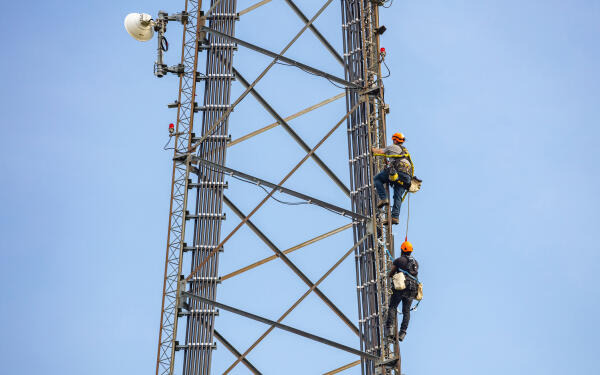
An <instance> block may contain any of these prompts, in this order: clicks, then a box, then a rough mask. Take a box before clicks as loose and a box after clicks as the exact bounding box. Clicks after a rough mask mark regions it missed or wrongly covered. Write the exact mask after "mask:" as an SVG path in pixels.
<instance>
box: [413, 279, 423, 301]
mask: <svg viewBox="0 0 600 375" xmlns="http://www.w3.org/2000/svg"><path fill="white" fill-rule="evenodd" d="M415 299H416V300H417V301H420V300H422V299H423V283H419V285H418V286H417V296H416V297H415Z"/></svg>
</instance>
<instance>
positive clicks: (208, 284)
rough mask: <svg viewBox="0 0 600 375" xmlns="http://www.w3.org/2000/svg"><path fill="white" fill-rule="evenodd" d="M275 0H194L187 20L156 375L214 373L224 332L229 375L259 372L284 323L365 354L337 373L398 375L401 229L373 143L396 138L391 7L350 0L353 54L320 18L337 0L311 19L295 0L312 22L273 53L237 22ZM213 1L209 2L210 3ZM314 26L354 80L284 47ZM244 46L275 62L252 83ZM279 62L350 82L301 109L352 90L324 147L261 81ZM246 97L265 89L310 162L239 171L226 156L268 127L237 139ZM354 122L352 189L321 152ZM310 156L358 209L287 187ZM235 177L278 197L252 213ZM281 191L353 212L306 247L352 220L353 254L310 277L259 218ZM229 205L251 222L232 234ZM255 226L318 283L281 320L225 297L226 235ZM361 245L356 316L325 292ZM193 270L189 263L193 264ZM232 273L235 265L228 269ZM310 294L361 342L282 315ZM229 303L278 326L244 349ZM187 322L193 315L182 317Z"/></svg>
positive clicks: (347, 27) (348, 33)
mask: <svg viewBox="0 0 600 375" xmlns="http://www.w3.org/2000/svg"><path fill="white" fill-rule="evenodd" d="M270 1H271V0H263V1H260V2H258V3H256V4H255V5H253V6H251V7H249V8H246V9H244V10H242V11H238V10H237V1H236V0H211V2H210V4H204V6H203V4H202V1H198V0H186V3H185V11H186V12H187V19H186V21H185V22H184V25H183V41H182V57H181V65H182V67H183V71H182V72H179V95H178V99H177V102H175V103H174V104H173V105H171V107H176V108H177V124H176V127H175V134H174V141H175V146H174V155H173V179H172V188H171V204H170V213H169V231H168V240H167V252H166V261H165V275H164V288H163V301H162V310H161V324H160V333H159V343H158V355H157V365H156V374H157V375H159V374H180V373H182V374H185V375H196V374H210V373H211V360H212V353H213V351H214V350H215V349H216V345H215V344H214V343H213V340H214V339H216V340H218V341H220V342H221V344H222V345H223V346H224V347H225V348H227V349H228V350H229V351H231V352H232V353H233V354H234V356H235V357H237V360H236V361H235V362H234V363H233V364H232V366H230V367H229V368H228V369H227V370H226V372H225V373H228V372H229V371H231V369H232V368H233V367H235V366H236V365H237V364H238V363H242V364H244V365H245V366H246V367H247V368H248V369H249V370H250V371H251V372H252V373H254V374H260V372H259V370H258V369H257V368H256V367H255V366H254V365H253V364H252V363H250V361H249V360H248V359H247V358H246V356H247V354H248V353H249V352H250V351H251V350H252V349H253V348H254V347H255V346H256V345H257V344H258V343H259V342H260V341H261V340H262V339H263V338H264V337H265V336H266V335H268V334H269V333H270V332H271V331H272V330H273V329H275V328H277V329H281V330H285V331H288V332H291V333H295V334H297V335H300V336H303V337H305V338H308V339H312V340H315V341H318V342H321V343H323V344H326V345H329V346H332V347H334V348H337V349H340V350H344V351H346V352H349V353H352V354H354V355H357V356H359V357H360V360H359V361H356V362H353V363H350V364H348V365H346V366H342V367H340V368H338V369H336V370H333V371H330V372H328V374H334V373H338V372H341V371H343V370H345V369H347V368H350V367H352V366H355V365H358V364H359V363H360V366H361V369H362V370H361V372H362V373H363V374H396V375H399V374H400V350H399V345H398V341H397V339H396V340H386V339H385V338H384V334H383V321H384V314H385V312H386V308H387V304H388V302H389V294H388V290H389V285H388V279H387V277H386V273H387V271H388V269H389V266H390V262H389V257H388V258H386V252H389V253H390V254H391V256H393V255H394V247H393V236H392V234H391V230H388V229H387V228H389V227H391V225H388V226H384V225H383V222H382V221H383V220H384V219H383V217H384V215H382V214H381V213H380V212H377V210H376V208H375V202H376V199H375V197H376V195H375V190H374V186H373V176H374V175H375V174H376V173H377V171H379V170H381V168H382V167H383V165H382V161H381V160H376V159H375V158H374V157H373V156H372V155H371V152H370V150H371V148H372V147H383V146H384V145H385V140H386V137H385V135H386V134H385V130H386V126H385V115H386V110H385V108H386V107H385V103H384V97H383V94H384V89H383V82H382V77H381V68H380V63H381V56H380V53H379V33H378V28H379V22H378V12H379V7H380V5H381V4H380V2H379V1H374V0H340V5H341V15H342V17H341V19H342V38H343V48H344V50H343V57H342V55H340V53H338V52H337V51H336V50H335V49H334V48H333V47H332V46H331V44H330V43H329V42H328V41H327V39H326V38H325V37H323V35H322V34H321V33H320V32H319V31H318V30H317V28H316V27H315V25H314V21H315V20H316V19H317V18H318V17H319V16H320V15H321V14H322V12H323V11H324V10H325V9H326V8H327V7H328V6H329V5H330V4H331V3H332V2H333V0H326V1H324V4H323V5H322V7H320V9H319V10H318V11H317V12H316V13H315V14H314V15H313V16H311V17H309V16H307V15H305V14H304V13H303V12H302V11H301V10H300V9H299V8H298V7H297V6H296V4H295V3H294V2H293V1H292V0H285V2H286V3H287V5H289V7H291V9H292V10H293V11H294V13H295V14H296V15H297V16H298V17H299V18H300V19H301V20H302V22H303V24H304V26H303V27H302V28H301V30H299V32H298V33H297V34H296V35H295V37H294V38H293V39H292V40H291V41H290V42H289V43H288V44H287V45H286V46H285V47H284V48H283V49H282V50H281V51H279V52H273V51H270V50H268V49H266V48H263V47H260V46H258V45H257V44H256V43H254V42H250V41H247V40H244V38H240V37H238V36H236V35H235V25H236V22H237V21H238V19H239V17H240V16H241V15H243V14H246V13H248V12H250V11H253V10H254V9H256V8H258V7H260V6H262V5H265V4H267V3H269V2H270ZM203 9H205V11H202V10H203ZM307 30H310V32H312V33H313V34H314V35H315V36H316V37H317V38H318V39H319V41H320V42H321V43H322V44H323V45H324V47H325V48H326V49H327V50H328V51H329V52H330V53H331V54H332V55H333V56H334V58H335V59H336V60H337V61H338V62H339V63H340V65H342V67H343V71H344V74H345V75H344V78H340V77H339V75H341V71H340V74H339V75H335V74H330V73H326V72H324V71H321V70H319V69H316V68H314V67H312V66H310V65H308V64H303V63H301V62H299V61H296V60H293V59H290V58H288V57H286V56H285V53H286V52H287V50H288V49H289V48H290V47H291V46H292V45H293V44H294V43H295V42H296V41H297V40H298V38H299V37H300V36H301V35H302V34H303V33H304V32H305V31H307ZM242 47H243V48H249V49H251V50H253V51H256V52H258V53H261V54H263V55H265V56H268V57H269V58H270V59H272V60H271V63H270V64H269V65H268V66H267V67H266V68H265V69H264V70H263V71H262V72H261V74H259V75H258V77H257V78H255V79H254V80H253V81H249V80H247V79H246V78H245V77H244V76H243V75H242V73H241V72H240V71H238V70H237V69H236V68H235V67H234V55H235V51H236V50H237V48H242ZM202 62H205V63H204V71H202V72H201V71H200V68H199V67H201V66H202V64H201V63H202ZM276 63H285V64H287V65H291V66H294V67H297V68H299V69H301V70H303V71H305V72H308V73H311V74H313V75H316V76H320V77H322V78H324V79H327V80H329V81H330V82H332V83H335V84H337V85H341V86H343V88H344V93H343V94H340V95H337V96H336V97H333V98H330V99H328V100H326V101H324V102H321V103H318V105H315V106H312V107H309V108H306V109H305V110H303V111H301V112H299V113H297V114H295V115H294V116H296V117H297V116H301V115H303V114H305V113H307V112H309V111H311V110H312V109H314V108H317V107H319V106H322V105H325V104H327V103H329V102H331V101H333V100H336V99H338V98H340V97H342V95H344V96H345V98H346V113H344V114H341V116H340V119H339V121H338V122H337V123H336V124H335V125H334V126H333V128H332V129H331V130H330V131H328V132H327V134H326V135H325V136H324V137H323V138H322V139H321V140H320V141H319V142H318V143H317V144H316V145H315V146H313V147H311V146H309V145H308V144H307V143H306V142H305V141H304V140H303V139H302V138H301V137H300V136H299V135H298V134H297V133H296V132H295V131H294V130H293V129H292V128H291V127H290V126H289V125H288V123H287V121H289V118H283V117H282V116H281V115H280V114H279V113H278V112H277V111H276V110H275V109H274V108H273V107H272V106H271V105H270V104H269V102H268V101H267V100H266V99H264V97H262V96H261V94H260V93H259V92H258V91H257V90H256V88H255V86H256V84H257V83H258V82H259V81H260V80H261V79H262V78H263V77H264V76H265V75H266V74H267V73H268V72H269V70H270V69H271V68H272V67H273V66H274V65H275V64H276ZM233 81H237V83H239V84H241V86H242V87H243V88H244V91H243V93H242V95H240V96H239V97H238V98H237V99H236V100H234V101H232V98H231V92H232V82H233ZM247 96H252V97H254V99H255V100H256V101H257V102H258V103H259V104H260V105H261V106H262V107H263V108H264V109H265V110H266V111H267V112H268V113H269V114H270V115H271V116H272V117H273V119H274V120H275V121H276V125H277V126H281V127H282V128H283V129H284V130H285V131H286V132H287V133H288V134H289V135H290V136H291V138H292V139H293V140H294V141H295V142H296V143H297V144H298V145H299V146H300V147H301V148H302V150H303V151H304V153H305V156H304V157H303V158H302V160H300V162H299V163H298V164H297V165H296V166H295V167H294V168H292V170H290V171H289V172H288V173H287V174H286V175H285V177H284V178H283V179H282V180H281V181H279V182H271V181H266V180H264V179H260V178H258V177H255V176H254V175H253V174H252V173H251V171H239V170H235V169H232V168H230V167H228V166H227V165H226V164H227V163H226V155H227V149H228V147H230V146H231V145H232V144H235V143H236V142H242V141H244V140H245V139H247V138H250V137H252V136H254V135H256V134H257V133H259V132H262V131H265V130H268V129H266V128H264V129H261V130H260V131H257V132H253V133H250V134H248V135H247V136H245V137H242V138H241V139H238V140H234V141H232V140H231V138H230V137H229V136H228V127H229V116H230V114H231V112H232V111H233V110H234V108H235V107H236V106H237V105H238V104H239V103H240V102H241V101H242V100H244V98H245V97H247ZM291 117H293V116H291ZM195 120H196V123H195ZM198 121H199V123H198ZM343 124H346V130H347V134H348V159H349V170H350V187H347V186H346V185H345V184H344V183H343V182H342V181H341V180H340V179H339V178H338V177H337V176H336V175H335V173H333V172H332V170H331V169H330V168H329V167H328V166H327V164H326V163H325V162H324V161H323V160H321V159H320V157H319V156H318V155H317V153H316V151H317V149H318V148H319V147H320V146H321V145H322V144H323V143H325V142H326V141H327V139H328V138H329V137H330V136H331V135H332V134H333V133H334V131H335V130H336V129H338V128H339V127H341V125H343ZM194 125H196V126H194ZM273 126H275V125H273ZM267 128H268V127H267ZM308 159H311V160H313V161H314V162H315V163H316V164H317V165H318V166H319V167H320V168H321V169H322V170H323V171H324V172H325V173H326V174H327V175H328V176H329V177H330V178H331V179H332V180H333V182H334V183H335V184H336V185H337V186H338V187H339V188H340V189H341V190H342V192H343V193H345V194H346V195H347V196H348V197H349V198H350V207H351V208H350V209H346V208H342V207H339V206H337V205H334V204H331V203H328V202H325V201H323V200H319V199H317V198H315V197H312V196H310V195H308V194H304V193H301V192H299V191H296V190H293V189H290V188H287V187H285V186H284V184H285V183H286V181H287V180H288V179H289V178H290V177H291V176H292V175H293V174H294V173H295V172H296V171H297V170H298V168H299V167H300V166H301V165H302V164H303V163H305V162H306V161H307V160H308ZM227 176H231V177H235V178H238V179H241V180H244V181H247V182H251V183H254V184H257V185H260V186H263V187H266V188H267V192H268V194H267V195H266V197H264V199H263V200H262V201H261V202H260V203H259V204H258V205H257V206H256V207H255V208H254V209H253V210H251V211H250V212H248V213H245V212H243V211H242V210H241V209H240V208H239V207H238V206H236V205H235V203H234V202H233V201H232V200H231V199H230V198H229V197H227V196H226V195H225V194H224V190H225V189H226V188H227V186H228V182H227V181H226V177H227ZM276 192H277V193H281V194H287V195H290V196H293V197H295V198H298V199H300V200H303V201H306V202H309V203H310V204H313V205H317V206H320V207H323V208H326V209H327V210H329V211H332V212H335V213H338V214H340V215H342V216H345V217H347V218H349V219H351V223H349V224H347V225H345V226H343V227H340V228H337V229H336V230H333V231H330V232H328V233H325V234H322V235H320V236H317V237H314V238H312V239H311V240H309V241H306V243H305V244H302V245H299V246H297V247H302V246H305V245H306V244H308V243H313V242H316V241H318V240H320V239H323V238H326V237H328V236H330V235H332V234H335V233H338V232H340V231H342V230H345V229H348V228H350V227H351V228H352V229H353V238H354V244H353V245H352V244H348V251H347V252H346V253H345V254H344V256H343V257H342V258H341V259H340V260H339V261H338V262H337V263H336V264H335V265H334V266H333V267H332V268H331V269H330V270H329V271H328V272H326V273H325V274H324V275H323V276H322V277H321V278H320V279H319V280H317V281H316V282H313V281H311V280H310V278H309V277H308V276H307V275H306V274H305V273H304V272H303V271H302V270H301V269H300V268H299V267H297V266H296V265H295V264H294V263H293V262H292V261H291V260H290V259H289V258H288V257H287V255H286V253H287V252H288V251H291V250H292V249H288V250H285V251H282V250H281V249H279V248H278V247H277V246H276V245H275V244H274V243H273V242H272V241H271V240H270V239H269V238H268V237H267V236H266V235H265V233H264V232H263V231H262V230H261V229H260V228H258V227H257V225H256V224H255V223H253V221H252V220H251V217H252V216H253V215H254V214H255V213H256V212H257V211H258V210H259V209H260V208H261V207H262V206H263V205H264V203H265V202H267V201H268V200H269V199H270V198H271V197H272V196H273V195H274V194H275V193H276ZM224 205H225V206H227V207H228V208H229V209H230V210H231V211H232V212H233V213H234V214H235V215H236V216H238V217H239V218H240V220H241V222H240V223H239V224H238V225H237V226H236V227H235V228H234V229H233V230H232V231H231V232H230V233H228V234H227V235H225V236H221V228H222V223H223V220H225V214H224V212H223V209H224ZM388 217H389V215H388ZM244 226H245V227H247V228H249V229H250V230H251V231H252V232H254V234H255V235H256V236H258V238H259V239H260V240H261V241H262V242H264V243H265V244H266V245H267V247H268V248H269V249H270V250H272V251H273V253H274V254H275V255H274V256H273V258H279V259H280V260H282V261H283V262H284V263H285V264H286V265H287V266H288V268H290V269H291V270H292V271H293V272H294V273H295V274H296V275H297V276H298V277H299V278H300V280H302V281H303V282H304V283H305V284H306V286H307V287H308V290H307V292H306V293H305V294H304V295H303V296H302V297H301V298H300V299H299V300H298V301H297V302H296V303H295V304H294V305H292V307H290V309H288V311H286V313H285V314H283V316H282V317H281V318H279V319H278V320H277V321H274V320H271V319H268V318H265V317H262V316H258V315H255V314H252V313H250V312H247V311H244V310H242V309H240V308H238V307H233V306H229V305H226V304H223V303H221V302H219V299H218V298H217V286H218V284H219V283H220V282H221V281H222V280H223V279H225V277H219V254H220V252H222V251H223V249H224V245H225V243H226V242H227V241H228V240H229V239H230V238H231V237H232V236H234V235H235V233H236V232H237V231H238V230H239V229H240V228H241V227H244ZM351 254H353V255H354V257H355V266H356V290H357V309H358V317H359V321H358V322H353V321H352V320H351V319H349V318H348V317H347V316H346V315H345V314H344V313H343V312H342V311H341V310H340V309H339V308H338V307H337V306H336V305H335V304H334V303H333V302H332V301H331V300H330V299H329V298H328V297H327V296H326V295H325V294H324V293H323V292H322V291H321V290H320V289H319V284H320V283H321V282H322V281H323V280H324V279H325V278H327V276H329V274H330V273H331V272H332V271H333V270H334V269H335V268H336V267H337V266H338V265H339V264H340V263H341V262H342V261H343V260H344V259H346V258H347V257H348V256H349V255H351ZM265 262H266V261H265ZM260 264H262V263H261V262H257V263H256V264H254V265H251V266H249V267H246V268H245V269H242V270H239V271H238V273H241V272H245V271H246V270H248V269H251V268H254V267H258V266H259V265H260ZM184 267H185V268H187V267H189V269H188V270H185V271H184ZM232 275H233V273H232V274H230V275H227V276H226V277H232ZM310 293H314V294H315V295H316V296H318V297H319V298H320V300H322V301H323V302H324V303H325V304H326V305H327V307H328V308H329V309H330V310H332V311H333V312H334V313H335V314H336V315H337V316H338V317H339V318H340V319H341V321H342V322H344V323H345V325H346V326H348V327H349V328H350V329H351V330H352V332H354V333H355V334H356V335H357V339H358V343H357V344H359V346H360V349H355V348H351V347H348V346H346V345H342V344H339V343H337V342H334V341H332V340H328V339H326V338H324V337H320V336H317V335H315V334H312V333H309V332H306V331H303V330H300V329H297V328H294V327H291V326H289V325H285V324H283V323H281V321H282V320H283V319H284V318H285V317H286V316H287V314H289V313H290V312H291V311H292V310H293V309H294V308H295V307H296V306H297V305H298V304H299V303H300V302H302V300H304V298H305V297H306V296H308V295H309V294H310ZM218 309H221V310H224V311H228V312H232V313H234V314H238V315H242V316H244V317H246V318H250V319H253V320H255V321H259V322H262V323H265V324H267V325H269V326H270V328H269V330H267V332H266V333H265V334H264V335H263V336H261V338H259V340H257V341H256V342H255V343H254V344H253V345H252V346H251V347H250V348H249V349H248V350H246V351H245V352H244V353H241V352H240V351H238V350H237V349H236V348H235V347H234V346H233V345H232V344H231V343H230V342H229V341H228V340H227V339H226V338H224V337H223V336H222V335H221V334H220V333H219V331H218V319H215V317H216V316H217V315H218ZM181 319H184V320H183V321H182V320H181ZM179 323H183V324H181V326H179ZM356 323H358V325H356ZM176 357H177V358H178V359H177V360H176Z"/></svg>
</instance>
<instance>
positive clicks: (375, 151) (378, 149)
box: [371, 147, 384, 154]
mask: <svg viewBox="0 0 600 375" xmlns="http://www.w3.org/2000/svg"><path fill="white" fill-rule="evenodd" d="M371 151H373V153H374V154H383V153H384V152H383V149H382V148H375V147H373V148H372V149H371Z"/></svg>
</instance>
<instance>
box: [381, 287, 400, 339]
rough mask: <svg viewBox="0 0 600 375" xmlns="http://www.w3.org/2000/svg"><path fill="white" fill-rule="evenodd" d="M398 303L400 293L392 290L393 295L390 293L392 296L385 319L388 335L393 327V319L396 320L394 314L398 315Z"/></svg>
mask: <svg viewBox="0 0 600 375" xmlns="http://www.w3.org/2000/svg"><path fill="white" fill-rule="evenodd" d="M400 301H402V292H401V291H399V290H394V293H392V296H391V297H390V305H389V307H388V312H387V319H386V320H385V328H386V330H387V331H388V333H389V332H391V330H392V327H393V326H394V319H395V318H396V314H398V304H399V303H400Z"/></svg>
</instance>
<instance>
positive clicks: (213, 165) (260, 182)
mask: <svg viewBox="0 0 600 375" xmlns="http://www.w3.org/2000/svg"><path fill="white" fill-rule="evenodd" d="M191 159H192V162H198V163H200V164H203V165H205V166H207V167H209V168H210V169H212V170H216V171H221V172H224V173H226V174H229V175H231V176H238V177H241V178H243V179H245V180H248V181H252V182H254V183H255V184H257V185H264V186H268V187H270V188H277V190H278V191H280V192H282V193H285V194H288V195H291V196H293V197H296V198H299V199H302V200H304V201H306V202H308V203H310V204H315V205H317V206H320V207H323V208H326V209H328V210H331V211H333V212H335V213H338V214H340V215H343V216H346V217H350V218H352V219H356V220H367V219H368V218H367V217H366V216H364V215H361V214H357V213H355V212H352V211H350V210H347V209H345V208H342V207H339V206H336V205H333V204H331V203H327V202H325V201H322V200H320V199H317V198H314V197H311V196H309V195H306V194H302V193H299V192H297V191H295V190H292V189H288V188H285V187H283V186H278V185H277V184H275V183H272V182H269V181H266V180H263V179H260V178H258V177H254V176H251V175H249V174H246V173H244V172H240V171H238V170H235V169H233V168H228V167H225V166H223V165H219V164H216V163H212V162H210V161H208V160H204V159H202V158H199V157H197V156H192V158H191ZM196 171H197V170H196V169H193V170H192V172H196Z"/></svg>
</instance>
